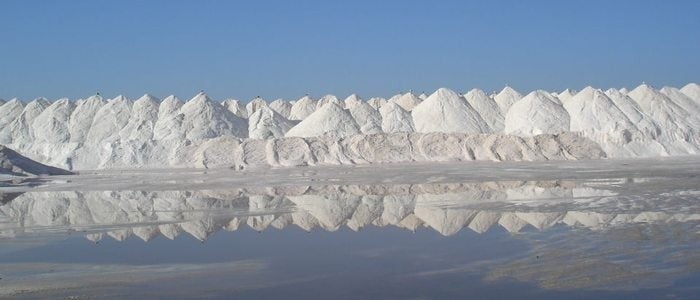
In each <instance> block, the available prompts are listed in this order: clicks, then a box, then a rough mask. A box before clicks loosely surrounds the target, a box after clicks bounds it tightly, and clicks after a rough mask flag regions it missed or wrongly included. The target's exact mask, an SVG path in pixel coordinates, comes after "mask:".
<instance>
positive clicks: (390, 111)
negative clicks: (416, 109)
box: [379, 102, 416, 133]
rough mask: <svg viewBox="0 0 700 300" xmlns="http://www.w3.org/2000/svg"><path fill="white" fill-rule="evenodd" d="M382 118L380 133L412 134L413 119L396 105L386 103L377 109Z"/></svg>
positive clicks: (413, 127) (413, 128)
mask: <svg viewBox="0 0 700 300" xmlns="http://www.w3.org/2000/svg"><path fill="white" fill-rule="evenodd" d="M379 113H380V114H381V116H382V131H384V132H386V133H396V132H414V131H416V128H415V126H413V117H411V113H409V112H407V111H406V110H404V109H403V108H402V107H401V106H399V105H398V104H396V103H393V102H392V103H387V104H386V105H384V106H382V107H381V108H379Z"/></svg>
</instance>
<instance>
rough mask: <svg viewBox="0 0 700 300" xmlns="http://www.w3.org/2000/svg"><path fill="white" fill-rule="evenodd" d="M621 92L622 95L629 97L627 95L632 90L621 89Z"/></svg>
mask: <svg viewBox="0 0 700 300" xmlns="http://www.w3.org/2000/svg"><path fill="white" fill-rule="evenodd" d="M619 92H620V94H623V95H625V96H627V94H628V93H629V92H630V90H628V89H627V88H621V89H620V90H619Z"/></svg>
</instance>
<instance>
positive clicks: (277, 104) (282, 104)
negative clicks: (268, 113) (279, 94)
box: [270, 99, 292, 119]
mask: <svg viewBox="0 0 700 300" xmlns="http://www.w3.org/2000/svg"><path fill="white" fill-rule="evenodd" d="M270 108H271V109H272V110H274V111H276V112H277V113H278V114H280V115H282V116H283V117H284V118H285V119H289V115H290V114H291V113H292V104H291V103H289V102H287V101H284V99H277V100H275V101H272V103H270Z"/></svg>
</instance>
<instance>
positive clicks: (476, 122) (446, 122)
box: [411, 88, 491, 133]
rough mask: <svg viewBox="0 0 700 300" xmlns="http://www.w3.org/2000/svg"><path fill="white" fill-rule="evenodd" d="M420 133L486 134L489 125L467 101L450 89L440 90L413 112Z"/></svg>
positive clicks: (414, 121)
mask: <svg viewBox="0 0 700 300" xmlns="http://www.w3.org/2000/svg"><path fill="white" fill-rule="evenodd" d="M411 115H412V116H413V123H414V125H415V127H416V131H418V132H445V133H454V132H459V133H484V132H491V129H490V128H489V126H488V124H486V122H484V120H483V119H482V118H481V116H479V113H478V112H477V111H476V110H474V108H473V107H471V105H469V103H467V101H465V100H464V99H463V98H462V97H460V96H459V95H458V94H457V93H455V92H454V91H452V90H450V89H446V88H440V89H438V90H437V91H435V93H433V94H432V95H430V96H429V97H428V98H427V99H425V101H423V102H422V103H421V104H418V105H417V106H416V107H414V108H413V111H411Z"/></svg>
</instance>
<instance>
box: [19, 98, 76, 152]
mask: <svg viewBox="0 0 700 300" xmlns="http://www.w3.org/2000/svg"><path fill="white" fill-rule="evenodd" d="M74 109H75V104H74V103H73V102H72V101H70V100H68V99H66V98H63V99H59V100H58V101H56V102H54V103H52V104H51V105H50V106H49V107H47V108H46V109H45V110H44V111H43V112H42V113H41V114H40V115H38V116H37V117H36V118H35V119H34V122H33V123H32V130H33V131H34V140H33V141H29V142H34V143H57V144H60V143H68V142H70V123H69V122H70V116H71V114H72V113H73V110H74ZM29 142H27V143H29Z"/></svg>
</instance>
